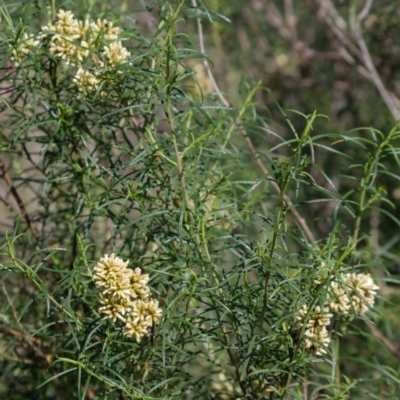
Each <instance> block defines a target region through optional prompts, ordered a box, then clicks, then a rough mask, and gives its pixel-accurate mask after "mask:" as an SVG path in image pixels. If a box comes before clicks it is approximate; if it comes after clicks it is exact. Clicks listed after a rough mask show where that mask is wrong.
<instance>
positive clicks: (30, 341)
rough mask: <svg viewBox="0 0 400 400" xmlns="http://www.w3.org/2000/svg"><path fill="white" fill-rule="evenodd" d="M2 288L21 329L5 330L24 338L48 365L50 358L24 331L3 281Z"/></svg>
mask: <svg viewBox="0 0 400 400" xmlns="http://www.w3.org/2000/svg"><path fill="white" fill-rule="evenodd" d="M2 288H3V292H4V295H5V296H6V299H7V302H8V304H9V305H10V307H11V310H12V312H13V316H14V319H15V321H16V323H17V325H18V327H19V329H20V331H21V332H18V331H16V330H14V329H7V332H8V333H10V334H11V335H14V336H17V337H20V338H21V339H24V340H26V342H27V343H28V344H29V346H30V347H31V348H32V350H33V351H34V353H35V354H36V355H37V356H39V357H40V358H42V359H44V360H46V363H47V364H48V365H50V364H51V359H49V357H48V356H46V355H45V354H44V353H43V351H42V349H41V348H39V347H38V346H36V345H35V343H34V341H33V340H32V338H31V337H30V335H29V334H27V333H25V332H24V327H23V326H22V324H21V321H20V319H19V316H18V314H17V311H16V309H15V307H14V304H13V302H12V300H11V297H10V295H9V294H8V291H7V289H6V286H5V284H4V283H3V284H2Z"/></svg>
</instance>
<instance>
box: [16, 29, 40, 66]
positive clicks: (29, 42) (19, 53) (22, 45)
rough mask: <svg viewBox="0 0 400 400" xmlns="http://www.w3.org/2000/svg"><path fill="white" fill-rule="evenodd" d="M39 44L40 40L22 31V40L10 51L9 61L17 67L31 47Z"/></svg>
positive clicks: (28, 53) (30, 50) (29, 52)
mask: <svg viewBox="0 0 400 400" xmlns="http://www.w3.org/2000/svg"><path fill="white" fill-rule="evenodd" d="M39 45H40V40H39V39H35V38H34V37H32V35H29V34H27V33H26V32H25V33H24V35H23V37H22V40H21V41H20V42H19V43H18V45H17V47H16V48H14V49H13V51H12V53H11V61H12V62H14V64H15V65H16V66H17V67H18V66H19V65H20V64H21V62H22V60H23V59H24V58H26V57H28V56H29V55H30V54H31V53H32V49H34V48H36V47H38V46H39Z"/></svg>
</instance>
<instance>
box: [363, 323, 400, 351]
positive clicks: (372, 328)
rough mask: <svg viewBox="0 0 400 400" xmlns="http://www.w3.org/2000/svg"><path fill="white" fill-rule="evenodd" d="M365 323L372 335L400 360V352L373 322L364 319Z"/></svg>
mask: <svg viewBox="0 0 400 400" xmlns="http://www.w3.org/2000/svg"><path fill="white" fill-rule="evenodd" d="M364 322H365V324H366V325H367V326H368V328H369V330H370V331H371V333H372V335H373V336H374V337H375V338H377V339H378V340H379V341H380V342H381V343H382V344H383V345H384V346H385V347H386V348H387V349H388V350H389V351H390V352H391V353H392V354H393V355H395V356H396V357H397V358H400V350H399V349H398V348H396V347H395V346H394V345H393V343H391V342H390V341H389V340H388V339H387V338H386V337H385V336H383V335H382V333H380V332H379V330H378V329H377V328H376V326H375V325H374V324H373V323H372V322H370V321H368V320H367V319H364Z"/></svg>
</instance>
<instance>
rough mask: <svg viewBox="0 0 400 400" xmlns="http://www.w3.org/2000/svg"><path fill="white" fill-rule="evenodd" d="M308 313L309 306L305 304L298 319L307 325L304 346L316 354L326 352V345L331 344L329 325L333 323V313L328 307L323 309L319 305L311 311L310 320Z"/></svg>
mask: <svg viewBox="0 0 400 400" xmlns="http://www.w3.org/2000/svg"><path fill="white" fill-rule="evenodd" d="M308 313H309V307H308V306H306V305H304V306H303V308H302V309H301V310H300V316H298V317H297V320H298V321H300V322H301V324H302V325H303V326H304V325H305V331H304V336H305V341H304V347H305V349H306V350H307V351H308V352H310V353H312V354H315V355H322V354H326V350H325V349H324V347H326V346H327V345H329V343H330V340H331V339H330V336H329V332H328V330H327V327H328V326H329V325H330V323H331V317H332V314H330V313H329V309H328V308H327V307H323V308H322V310H321V307H319V306H317V307H315V308H314V310H313V311H311V312H310V313H309V316H308V320H306V318H307V314H308Z"/></svg>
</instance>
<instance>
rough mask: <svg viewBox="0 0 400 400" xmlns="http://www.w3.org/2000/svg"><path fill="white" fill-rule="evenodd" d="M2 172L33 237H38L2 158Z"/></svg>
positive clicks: (0, 163) (0, 161) (0, 165)
mask: <svg viewBox="0 0 400 400" xmlns="http://www.w3.org/2000/svg"><path fill="white" fill-rule="evenodd" d="M0 171H1V173H2V174H1V177H2V178H3V179H4V180H5V181H6V183H7V185H8V188H9V189H10V192H11V194H12V196H13V197H14V199H15V201H16V202H17V204H18V207H19V209H20V211H21V214H22V216H23V217H24V218H25V221H26V223H27V224H28V227H29V229H30V230H31V232H32V235H33V236H35V237H36V236H37V234H36V228H35V225H34V224H33V222H32V220H31V219H30V217H29V214H28V212H27V211H26V208H25V205H24V202H23V201H22V199H21V197H20V195H19V194H18V192H17V190H16V189H15V187H14V185H13V182H12V180H11V177H10V175H9V174H8V172H7V168H6V166H5V165H4V163H3V161H2V160H1V158H0Z"/></svg>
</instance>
